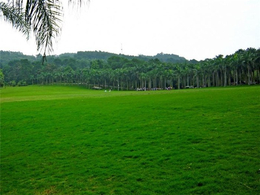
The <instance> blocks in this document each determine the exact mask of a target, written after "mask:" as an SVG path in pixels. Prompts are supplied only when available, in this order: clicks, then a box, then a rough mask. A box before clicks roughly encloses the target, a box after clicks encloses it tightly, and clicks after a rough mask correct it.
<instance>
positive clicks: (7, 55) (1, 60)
mask: <svg viewBox="0 0 260 195" xmlns="http://www.w3.org/2000/svg"><path fill="white" fill-rule="evenodd" d="M111 56H122V57H124V58H127V59H133V58H138V59H140V60H145V61H148V60H151V59H156V58H157V59H159V60H160V61H161V62H171V63H179V62H185V61H187V60H186V59H185V58H184V57H180V56H178V55H175V54H164V53H158V54H157V55H155V56H146V55H139V56H131V55H124V54H115V53H109V52H103V51H78V52H77V53H64V54H60V55H55V56H54V55H52V56H49V58H57V57H60V58H76V59H84V60H90V61H91V60H105V61H107V59H108V58H110V57H111ZM41 57H42V56H41V55H40V54H39V55H37V56H30V55H24V54H23V53H21V52H11V51H0V67H1V66H2V65H3V64H6V63H8V62H9V61H13V60H21V59H28V60H30V61H35V60H40V59H41ZM47 60H48V57H47Z"/></svg>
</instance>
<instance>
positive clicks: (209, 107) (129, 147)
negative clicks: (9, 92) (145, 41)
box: [1, 86, 260, 194]
mask: <svg viewBox="0 0 260 195" xmlns="http://www.w3.org/2000/svg"><path fill="white" fill-rule="evenodd" d="M25 89H26V88H24V90H25ZM63 89H64V88H63ZM259 89H260V88H259V86H258V87H247V88H226V89H223V90H222V89H216V90H214V89H209V90H203V89H202V90H199V91H196V90H185V91H182V92H170V93H162V92H159V93H150V94H149V93H148V92H146V93H142V92H141V93H134V92H132V93H129V94H127V93H124V92H123V93H122V94H121V95H120V93H118V95H114V96H113V97H112V96H111V97H109V98H108V97H104V98H96V97H95V96H94V95H93V94H92V96H91V92H90V91H88V92H87V93H90V94H89V96H87V95H86V97H80V98H72V99H59V100H58V99H57V100H49V101H43V100H37V101H36V100H34V101H22V102H4V103H2V104H1V113H2V116H1V118H2V119H1V121H2V123H1V193H2V194H8V193H9V194H48V193H49V194H51V193H56V194H200V193H204V194H210V193H211V194H218V193H219V194H225V193H226V194H230V193H231V194H257V193H258V192H260V188H259V181H260V173H259V171H258V170H259V168H260V163H259V162H260V161H259V159H260V147H259V141H260V140H259V137H260V131H259V126H260V122H259V121H260V120H259V114H260V113H259V109H257V108H259V105H260V102H259V95H260V90H259ZM44 90H45V89H44ZM48 90H49V89H48ZM71 90H72V91H73V89H71ZM74 90H75V91H74V92H73V93H81V92H82V93H84V90H83V89H74ZM27 93H28V96H30V93H29V92H27ZM93 93H99V92H96V91H94V92H93ZM100 94H101V93H100ZM104 94H105V93H104V92H103V93H102V94H101V97H102V96H103V95H104ZM13 96H15V95H13ZM39 98H41V95H39Z"/></svg>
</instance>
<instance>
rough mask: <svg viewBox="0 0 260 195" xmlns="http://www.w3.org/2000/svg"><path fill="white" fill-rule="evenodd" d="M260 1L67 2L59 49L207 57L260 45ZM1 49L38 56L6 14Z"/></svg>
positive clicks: (56, 50)
mask: <svg viewBox="0 0 260 195" xmlns="http://www.w3.org/2000/svg"><path fill="white" fill-rule="evenodd" d="M259 10H260V0H90V3H89V4H88V5H86V6H84V7H82V8H81V9H80V10H78V9H72V8H71V7H70V8H68V7H67V1H64V11H65V15H64V19H63V30H62V33H61V35H60V36H59V38H58V39H57V40H56V41H55V43H54V53H53V54H61V53H65V52H77V51H94V50H98V51H107V52H113V53H121V52H122V53H123V54H129V55H139V54H144V55H155V54H157V53H161V52H163V53H170V54H177V55H180V56H182V57H185V58H187V59H197V60H203V59H205V58H214V57H215V56H216V55H219V54H223V55H228V54H232V53H234V52H235V51H237V50H238V49H246V48H248V47H254V48H259V47H260V11H259ZM0 26H1V30H0V37H1V38H0V39H1V42H0V50H9V51H21V52H23V53H24V54H32V55H36V54H37V53H39V52H37V50H36V46H35V43H34V41H33V38H31V39H30V40H29V41H26V39H25V37H24V36H23V35H22V34H21V33H19V32H17V31H16V30H15V29H13V28H12V27H11V25H10V24H8V23H6V22H4V21H3V20H2V19H0Z"/></svg>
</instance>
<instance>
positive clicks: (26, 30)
mask: <svg viewBox="0 0 260 195" xmlns="http://www.w3.org/2000/svg"><path fill="white" fill-rule="evenodd" d="M0 16H2V17H3V18H4V20H6V21H8V22H10V23H11V24H12V26H13V27H14V28H16V29H17V30H19V31H20V32H22V33H23V34H24V35H26V38H27V39H29V34H30V25H29V24H28V23H27V21H26V20H25V14H24V12H23V11H22V8H18V7H14V6H13V5H12V4H10V3H4V2H0Z"/></svg>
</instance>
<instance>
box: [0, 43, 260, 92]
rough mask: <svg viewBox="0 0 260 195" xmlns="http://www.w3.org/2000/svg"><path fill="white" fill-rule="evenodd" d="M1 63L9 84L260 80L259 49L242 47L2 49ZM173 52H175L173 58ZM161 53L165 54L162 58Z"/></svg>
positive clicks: (130, 86) (182, 84)
mask: <svg viewBox="0 0 260 195" xmlns="http://www.w3.org/2000/svg"><path fill="white" fill-rule="evenodd" d="M0 52H1V55H2V56H5V57H4V58H3V59H1V60H0V69H2V71H3V74H4V79H5V83H6V84H7V85H13V86H16V85H28V84H77V85H79V84H81V85H85V86H87V87H89V88H92V87H93V86H98V87H100V88H107V89H108V88H115V89H122V90H136V89H137V88H138V89H141V90H152V89H171V88H176V89H182V88H193V87H194V88H195V87H196V88H200V87H214V86H224V87H225V86H230V85H242V84H247V85H252V84H258V83H260V49H255V48H248V49H246V50H243V49H240V50H238V51H236V52H235V53H234V54H231V55H227V56H223V55H217V56H216V57H215V58H213V59H205V60H202V61H196V60H190V61H188V60H186V59H185V58H182V57H177V55H174V54H162V53H161V54H157V55H156V56H146V57H144V56H143V55H140V56H127V55H116V54H112V53H108V52H100V51H99V52H98V51H96V52H78V53H76V54H62V55H60V56H49V57H48V61H46V62H44V63H43V64H42V63H41V55H38V56H36V57H33V56H24V57H23V56H22V54H21V53H19V52H4V51H0ZM172 56H174V57H176V59H175V61H171V59H172ZM157 57H160V59H158V58H157Z"/></svg>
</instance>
